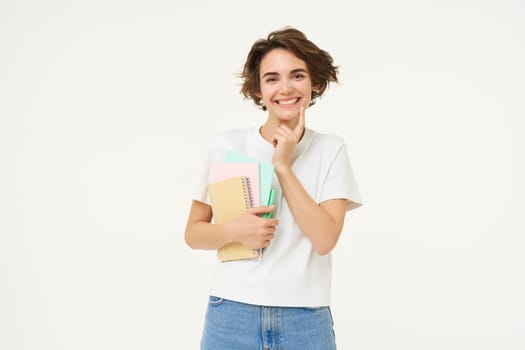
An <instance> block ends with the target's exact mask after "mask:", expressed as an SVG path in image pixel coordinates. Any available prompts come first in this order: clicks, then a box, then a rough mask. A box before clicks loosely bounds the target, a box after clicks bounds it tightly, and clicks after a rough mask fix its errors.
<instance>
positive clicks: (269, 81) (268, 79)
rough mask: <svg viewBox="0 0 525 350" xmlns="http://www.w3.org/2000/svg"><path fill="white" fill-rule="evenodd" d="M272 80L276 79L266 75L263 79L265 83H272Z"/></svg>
mask: <svg viewBox="0 0 525 350" xmlns="http://www.w3.org/2000/svg"><path fill="white" fill-rule="evenodd" d="M274 81H277V79H276V78H275V77H268V78H266V80H265V82H267V83H273V82H274Z"/></svg>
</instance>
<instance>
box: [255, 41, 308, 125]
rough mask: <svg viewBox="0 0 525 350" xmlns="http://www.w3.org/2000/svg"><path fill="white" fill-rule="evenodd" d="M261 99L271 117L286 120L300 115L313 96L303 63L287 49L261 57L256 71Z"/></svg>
mask: <svg viewBox="0 0 525 350" xmlns="http://www.w3.org/2000/svg"><path fill="white" fill-rule="evenodd" d="M259 80H260V85H261V91H260V92H259V94H258V95H257V96H258V97H260V98H262V100H263V103H264V105H265V106H266V108H267V110H268V113H269V116H270V118H277V119H278V120H280V121H283V122H286V121H291V120H294V119H296V118H297V117H298V116H299V109H300V108H301V106H305V107H307V106H308V105H309V104H310V99H311V96H312V81H311V79H310V74H309V72H308V67H307V66H306V62H304V61H303V60H301V59H299V58H297V56H295V55H294V54H293V53H292V52H291V51H288V50H286V49H273V50H271V51H270V52H268V53H267V54H266V56H264V58H263V59H262V61H261V66H260V70H259Z"/></svg>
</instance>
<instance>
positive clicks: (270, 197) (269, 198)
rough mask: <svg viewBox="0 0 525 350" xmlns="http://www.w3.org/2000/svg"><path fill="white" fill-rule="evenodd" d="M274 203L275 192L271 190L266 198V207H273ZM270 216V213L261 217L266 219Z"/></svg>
mask: <svg viewBox="0 0 525 350" xmlns="http://www.w3.org/2000/svg"><path fill="white" fill-rule="evenodd" d="M274 203H275V190H274V189H273V188H272V189H271V190H270V195H269V196H268V204H267V205H268V206H270V205H273V204H274ZM271 216H272V212H268V213H264V214H263V215H262V217H263V218H265V219H268V218H270V217H271Z"/></svg>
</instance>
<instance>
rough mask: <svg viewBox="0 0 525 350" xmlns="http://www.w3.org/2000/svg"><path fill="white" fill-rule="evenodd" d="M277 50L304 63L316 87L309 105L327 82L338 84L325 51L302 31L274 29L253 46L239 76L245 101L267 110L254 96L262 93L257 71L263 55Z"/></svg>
mask: <svg viewBox="0 0 525 350" xmlns="http://www.w3.org/2000/svg"><path fill="white" fill-rule="evenodd" d="M277 48H282V49H286V50H289V51H291V52H292V53H293V54H294V55H295V56H297V58H299V59H301V60H303V61H304V62H305V63H306V66H307V67H308V71H309V73H310V78H311V80H312V86H315V87H316V91H312V96H311V102H310V106H311V105H313V104H314V103H315V99H316V98H317V97H320V96H322V95H323V93H324V92H325V90H326V88H327V87H328V85H329V83H330V82H338V80H337V73H338V67H337V66H334V64H333V59H332V56H330V54H329V53H328V52H326V51H324V50H321V49H320V48H319V47H317V45H315V44H314V43H313V42H311V41H310V40H308V39H307V38H306V35H304V33H303V32H301V31H299V30H297V29H295V28H291V27H287V28H283V29H280V30H276V31H274V32H271V33H270V34H269V35H268V37H267V38H266V39H259V40H257V41H256V42H255V43H254V44H253V46H252V48H251V50H250V52H249V53H248V57H247V58H246V62H245V63H244V68H243V70H242V73H241V74H240V77H241V79H242V80H243V84H242V88H241V93H242V94H243V95H244V97H245V98H247V99H252V100H253V102H254V103H255V104H256V105H257V106H259V107H260V108H261V109H262V110H266V107H265V106H264V105H263V103H262V101H261V98H260V97H257V93H259V92H260V91H261V85H260V79H259V69H260V67H261V61H262V59H263V58H264V56H265V55H266V54H267V53H268V52H270V51H271V50H273V49H277Z"/></svg>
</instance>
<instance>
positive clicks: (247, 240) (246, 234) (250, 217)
mask: <svg viewBox="0 0 525 350" xmlns="http://www.w3.org/2000/svg"><path fill="white" fill-rule="evenodd" d="M273 210H274V206H260V207H254V208H250V209H248V210H247V211H246V212H245V213H244V214H242V215H241V216H239V217H238V218H237V219H236V220H234V221H232V222H229V223H227V224H225V228H226V230H227V231H228V233H229V234H230V235H231V238H232V241H233V242H240V243H242V244H244V245H245V246H247V247H248V248H251V249H259V248H265V247H268V246H269V245H270V242H271V241H272V239H273V236H274V233H275V230H276V228H277V225H278V224H279V220H277V219H271V218H270V219H265V218H261V217H260V216H258V215H261V214H265V213H269V212H271V211H273Z"/></svg>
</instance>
